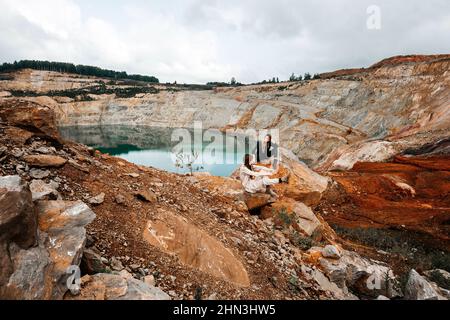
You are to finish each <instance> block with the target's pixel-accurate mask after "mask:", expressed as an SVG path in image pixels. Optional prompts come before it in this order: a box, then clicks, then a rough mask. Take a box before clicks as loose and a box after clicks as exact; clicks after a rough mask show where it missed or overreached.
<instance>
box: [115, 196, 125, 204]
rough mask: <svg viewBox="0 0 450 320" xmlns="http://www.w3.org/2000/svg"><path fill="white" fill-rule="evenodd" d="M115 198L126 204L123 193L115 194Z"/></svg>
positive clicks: (118, 201) (118, 202)
mask: <svg viewBox="0 0 450 320" xmlns="http://www.w3.org/2000/svg"><path fill="white" fill-rule="evenodd" d="M114 200H115V201H116V203H117V204H125V201H126V199H125V197H124V196H123V195H121V194H118V195H116V196H115V198H114Z"/></svg>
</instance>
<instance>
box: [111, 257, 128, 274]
mask: <svg viewBox="0 0 450 320" xmlns="http://www.w3.org/2000/svg"><path fill="white" fill-rule="evenodd" d="M109 265H110V266H111V268H112V269H113V270H115V271H122V270H123V269H125V267H124V266H123V264H122V262H121V261H120V260H119V259H117V258H116V257H112V258H111V261H110V264H109Z"/></svg>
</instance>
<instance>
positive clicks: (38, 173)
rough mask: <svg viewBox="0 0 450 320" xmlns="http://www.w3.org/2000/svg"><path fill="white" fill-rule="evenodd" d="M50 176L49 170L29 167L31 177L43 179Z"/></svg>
mask: <svg viewBox="0 0 450 320" xmlns="http://www.w3.org/2000/svg"><path fill="white" fill-rule="evenodd" d="M49 176H50V171H48V170H41V169H31V170H30V177H32V178H33V179H45V178H47V177H49Z"/></svg>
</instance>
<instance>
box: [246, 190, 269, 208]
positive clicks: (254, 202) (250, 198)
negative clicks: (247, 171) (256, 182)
mask: <svg viewBox="0 0 450 320" xmlns="http://www.w3.org/2000/svg"><path fill="white" fill-rule="evenodd" d="M244 199H245V204H246V205H247V208H248V210H249V211H251V210H255V209H259V208H262V207H264V206H267V205H269V204H271V203H273V202H274V201H275V199H274V198H273V197H272V196H271V195H270V194H265V193H254V194H253V193H248V192H246V193H244Z"/></svg>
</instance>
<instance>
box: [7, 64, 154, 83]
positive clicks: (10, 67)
mask: <svg viewBox="0 0 450 320" xmlns="http://www.w3.org/2000/svg"><path fill="white" fill-rule="evenodd" d="M20 69H33V70H42V71H55V72H66V73H74V74H79V75H84V76H94V77H101V78H112V79H129V80H135V81H143V82H151V83H159V80H158V78H156V77H153V76H143V75H140V74H127V73H126V72H125V71H114V70H107V69H102V68H99V67H93V66H86V65H74V64H73V63H66V62H52V61H40V60H21V61H19V62H17V61H14V63H3V64H2V65H0V72H11V71H15V70H20Z"/></svg>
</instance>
